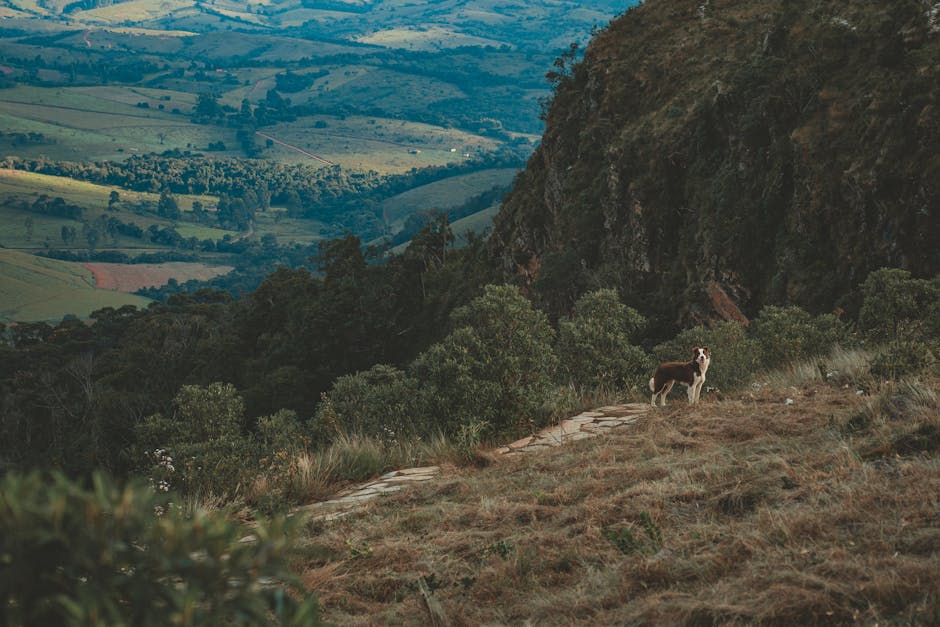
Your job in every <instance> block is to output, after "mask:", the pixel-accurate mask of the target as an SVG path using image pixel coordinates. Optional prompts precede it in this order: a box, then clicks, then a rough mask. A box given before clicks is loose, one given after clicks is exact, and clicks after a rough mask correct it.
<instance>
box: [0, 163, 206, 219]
mask: <svg viewBox="0 0 940 627" xmlns="http://www.w3.org/2000/svg"><path fill="white" fill-rule="evenodd" d="M113 191H115V192H118V194H119V195H120V198H121V200H122V201H129V202H132V203H140V202H142V201H147V202H154V203H155V202H157V201H158V200H159V199H160V195H159V194H152V193H150V192H136V191H133V190H127V189H124V188H121V187H115V186H111V185H98V184H96V183H88V182H86V181H79V180H76V179H70V178H68V177H64V176H52V175H48V174H37V173H35V172H24V171H22V170H10V169H7V168H0V195H12V196H35V195H38V194H46V195H47V196H50V197H53V198H55V197H56V196H61V197H62V199H63V200H65V201H67V202H70V203H74V204H76V205H81V206H83V207H88V208H95V207H99V208H100V207H106V206H107V204H108V198H109V197H110V195H111V192H113ZM174 198H175V199H176V203H177V204H178V205H179V208H180V210H181V211H192V208H193V202H195V201H199V202H201V203H202V204H203V205H204V206H211V205H215V204H216V203H218V201H219V199H218V198H216V197H215V196H208V195H201V194H179V195H177V196H174Z"/></svg>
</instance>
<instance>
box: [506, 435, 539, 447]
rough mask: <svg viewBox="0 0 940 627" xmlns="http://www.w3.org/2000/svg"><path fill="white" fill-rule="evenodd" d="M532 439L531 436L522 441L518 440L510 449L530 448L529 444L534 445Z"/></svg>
mask: <svg viewBox="0 0 940 627" xmlns="http://www.w3.org/2000/svg"><path fill="white" fill-rule="evenodd" d="M532 439H533V438H532V436H531V435H530V436H527V437H524V438H522V439H521V440H516V441H515V442H513V443H512V444H510V445H509V448H511V449H513V450H515V449H519V448H522V447H523V446H528V445H529V444H531V443H532Z"/></svg>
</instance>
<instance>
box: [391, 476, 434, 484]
mask: <svg viewBox="0 0 940 627" xmlns="http://www.w3.org/2000/svg"><path fill="white" fill-rule="evenodd" d="M433 478H434V475H397V476H395V477H389V478H388V479H386V480H385V481H387V482H388V483H402V482H406V481H430V480H431V479H433Z"/></svg>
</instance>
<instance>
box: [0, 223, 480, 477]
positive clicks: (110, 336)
mask: <svg viewBox="0 0 940 627" xmlns="http://www.w3.org/2000/svg"><path fill="white" fill-rule="evenodd" d="M481 250H482V246H481V245H480V243H479V242H477V243H475V244H473V245H472V246H470V247H469V248H468V249H466V250H464V251H450V252H449V253H448V254H447V255H446V262H443V263H436V262H431V261H429V260H428V258H430V257H434V259H441V260H443V259H444V257H445V255H444V254H443V252H442V251H440V250H435V249H434V244H433V242H432V243H427V242H426V243H424V244H421V243H420V238H419V244H418V245H417V246H416V247H415V248H414V249H413V250H411V252H410V253H409V254H408V255H405V256H402V257H400V258H398V259H395V260H393V261H391V262H389V263H386V264H372V265H370V264H369V263H368V252H364V251H363V250H362V247H361V244H360V242H359V240H358V239H357V238H355V237H352V236H349V237H346V238H343V239H340V240H334V241H331V242H325V243H323V244H322V245H321V246H320V249H319V251H318V255H317V265H316V272H317V273H318V275H319V276H316V275H314V273H313V272H312V270H313V269H312V268H303V267H301V268H297V269H293V270H290V269H286V268H280V269H278V270H277V271H275V272H274V273H273V274H271V275H270V276H269V277H268V278H267V279H266V280H265V281H264V282H263V283H262V284H261V286H260V287H259V288H258V289H257V290H256V291H255V292H253V293H252V294H251V295H249V296H248V297H247V298H245V299H242V300H240V301H233V300H232V299H231V297H230V296H228V295H227V294H225V293H221V292H211V291H201V292H198V293H196V294H179V295H176V296H173V297H171V298H170V299H169V300H168V301H167V302H166V303H158V304H154V305H152V306H151V307H150V308H149V309H148V310H146V311H137V310H136V309H134V308H132V307H125V308H122V309H119V310H114V309H104V310H101V311H98V312H96V313H95V314H93V319H94V324H92V325H90V326H89V325H86V324H84V323H83V322H81V321H79V320H74V319H71V320H65V321H63V323H62V324H60V325H58V326H57V327H52V326H50V325H47V324H45V323H28V324H19V325H15V326H12V327H10V328H7V329H6V332H5V335H4V337H5V340H6V342H5V343H4V345H3V346H2V347H0V353H2V355H0V389H2V398H3V403H2V406H0V433H2V437H0V441H2V442H3V450H2V451H0V459H2V464H3V465H10V464H13V465H26V466H31V465H42V466H47V465H52V466H57V467H61V468H64V469H66V470H67V471H68V472H70V473H86V472H89V471H91V470H92V469H94V468H98V467H104V468H109V469H112V470H115V471H118V472H122V473H123V472H127V471H128V470H130V469H132V468H135V467H137V465H138V464H139V462H140V460H139V459H136V458H135V455H136V453H135V452H134V451H135V448H134V447H135V445H136V442H137V441H136V437H137V436H136V435H135V433H136V432H135V429H136V427H137V425H138V424H139V423H140V422H141V421H142V420H143V419H144V418H145V417H147V416H150V415H152V414H155V413H158V412H164V413H166V412H170V411H171V409H172V399H173V398H174V396H175V395H176V394H177V391H178V390H179V388H180V386H181V385H183V384H202V385H206V384H208V383H210V382H213V381H225V382H229V383H231V384H233V385H235V386H236V387H237V389H238V390H239V392H240V393H241V394H242V396H243V397H244V400H245V405H246V409H247V413H246V415H247V416H248V417H250V420H254V419H257V418H258V417H260V416H263V415H266V414H270V413H273V412H276V411H278V410H281V409H288V410H293V411H296V412H297V413H298V415H300V416H307V417H309V416H311V415H312V414H313V412H314V409H315V407H316V404H317V402H318V401H319V398H320V395H321V393H323V392H324V391H326V390H327V389H329V386H330V385H331V383H332V382H333V381H334V380H335V379H336V378H337V377H338V376H340V375H343V374H347V373H351V372H356V371H358V370H365V369H367V368H369V367H371V366H372V365H373V364H375V363H377V362H383V363H393V364H394V363H402V362H404V361H406V360H408V359H410V358H411V357H413V356H414V354H415V353H416V352H417V351H418V350H420V349H421V348H423V347H424V346H426V345H427V344H428V343H429V342H431V341H433V340H435V339H437V338H438V337H439V336H440V334H441V333H442V332H443V329H444V326H445V325H444V320H445V319H446V316H447V314H448V312H449V311H450V310H451V309H452V308H453V307H454V306H455V305H457V304H460V303H463V302H466V301H467V299H468V298H469V297H470V296H471V295H473V294H475V293H476V292H477V291H478V290H479V289H480V286H481V285H482V284H483V283H484V282H486V281H487V280H488V277H489V279H492V278H493V276H494V275H493V272H492V269H491V268H489V266H487V265H486V262H485V257H484V256H482V254H481Z"/></svg>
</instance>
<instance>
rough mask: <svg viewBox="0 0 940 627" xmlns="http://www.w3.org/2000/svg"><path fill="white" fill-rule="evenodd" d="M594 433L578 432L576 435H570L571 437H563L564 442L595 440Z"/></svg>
mask: <svg viewBox="0 0 940 627" xmlns="http://www.w3.org/2000/svg"><path fill="white" fill-rule="evenodd" d="M596 437H597V434H596V433H588V432H587V431H579V432H578V433H572V434H571V435H566V436H565V442H577V441H578V440H586V439H588V438H596Z"/></svg>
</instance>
